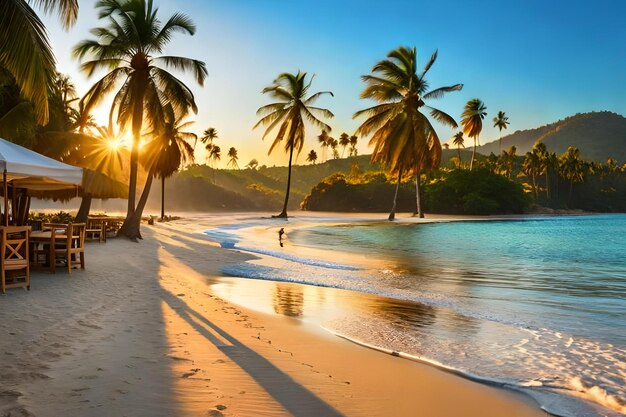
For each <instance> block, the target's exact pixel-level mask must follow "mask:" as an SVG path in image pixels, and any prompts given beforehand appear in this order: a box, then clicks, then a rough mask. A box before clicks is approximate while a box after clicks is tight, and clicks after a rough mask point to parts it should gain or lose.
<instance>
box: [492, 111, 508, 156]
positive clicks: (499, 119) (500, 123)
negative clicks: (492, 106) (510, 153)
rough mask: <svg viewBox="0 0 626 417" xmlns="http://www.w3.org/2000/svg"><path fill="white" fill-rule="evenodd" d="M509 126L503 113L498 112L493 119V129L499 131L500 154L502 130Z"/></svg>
mask: <svg viewBox="0 0 626 417" xmlns="http://www.w3.org/2000/svg"><path fill="white" fill-rule="evenodd" d="M509 124H510V123H509V118H508V117H507V116H506V113H504V112H503V111H499V112H498V115H497V116H496V117H494V118H493V127H497V128H498V129H499V130H500V139H499V144H500V152H502V129H506V128H507V126H508V125H509Z"/></svg>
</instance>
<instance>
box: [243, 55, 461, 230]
mask: <svg viewBox="0 0 626 417" xmlns="http://www.w3.org/2000/svg"><path fill="white" fill-rule="evenodd" d="M436 59H437V52H435V53H434V54H432V56H431V57H430V59H429V60H428V61H427V63H426V65H425V66H424V68H423V69H422V70H421V71H419V72H418V67H417V51H416V49H415V47H413V48H409V47H399V48H397V49H394V50H392V51H391V52H389V54H388V55H387V59H384V60H382V61H379V62H378V63H376V64H375V65H374V66H373V67H372V71H371V74H368V75H364V76H362V77H361V78H362V80H363V81H364V82H365V84H366V87H365V89H364V90H363V92H362V93H361V98H363V99H369V100H373V101H375V102H377V103H378V104H376V105H374V106H372V107H369V108H367V109H364V110H361V111H358V112H356V113H355V114H354V118H358V117H365V120H364V121H363V123H361V125H360V126H359V127H358V129H357V131H356V132H355V135H354V136H353V137H354V139H353V141H354V142H353V143H354V145H353V153H352V154H353V155H354V154H355V153H356V152H355V151H356V143H357V139H356V138H357V137H358V136H369V135H372V136H371V139H370V145H371V146H373V147H374V152H373V154H372V162H374V163H379V164H381V165H382V166H384V167H385V168H386V169H387V170H388V172H389V173H390V174H391V175H397V186H396V192H395V195H394V200H393V205H392V209H391V212H390V214H389V219H390V220H393V219H394V218H395V211H396V201H397V194H398V187H399V185H400V181H401V180H402V177H403V175H414V176H415V179H416V213H417V214H418V215H420V216H422V217H423V213H422V210H421V203H420V174H421V172H422V171H424V170H432V169H435V168H437V167H438V166H439V164H440V161H441V152H442V146H441V142H440V140H439V136H438V135H437V132H436V131H435V129H434V127H433V125H432V123H431V121H430V119H429V118H428V117H427V115H426V114H424V113H423V112H428V114H429V115H430V117H432V118H433V119H434V120H436V121H437V122H439V123H442V124H444V125H447V126H450V127H453V128H456V127H458V124H457V123H456V121H455V120H454V119H453V118H452V117H451V116H450V115H448V114H447V113H445V112H443V111H441V110H439V109H437V108H434V107H431V106H429V105H427V104H426V101H430V100H435V99H439V98H441V97H443V96H444V95H445V94H446V93H448V92H453V91H459V90H461V89H462V88H463V85H462V84H454V85H451V86H446V87H439V88H435V89H432V90H430V89H429V84H428V81H427V80H426V74H427V73H428V71H429V70H430V68H431V67H432V66H433V64H434V63H435V61H436ZM311 82H312V79H308V81H307V74H306V73H304V72H298V73H297V74H289V73H283V74H280V75H279V76H278V78H277V79H276V80H275V81H274V83H273V84H272V85H270V86H269V87H266V88H265V89H264V90H263V93H268V94H270V95H271V96H272V97H273V98H275V99H277V100H278V101H276V102H273V103H271V104H268V105H265V106H263V107H261V108H259V110H258V112H257V113H258V115H260V116H262V118H261V119H260V120H259V122H258V123H257V124H256V125H255V127H257V126H260V125H264V126H267V129H266V131H265V134H264V135H263V137H264V138H265V136H267V135H268V134H269V133H270V132H272V131H273V130H274V129H277V134H276V137H275V139H274V142H273V143H272V145H271V147H270V150H269V152H270V153H271V152H272V150H273V149H275V148H276V146H278V145H279V144H280V143H284V149H285V151H286V152H287V153H288V154H289V167H288V177H287V191H286V193H285V203H284V205H283V210H282V211H281V213H280V214H279V215H278V216H277V217H287V204H288V201H289V190H290V184H291V165H292V160H293V152H294V150H297V152H298V153H299V152H300V151H301V150H302V147H303V145H304V121H305V120H306V121H308V122H309V123H311V124H313V125H315V126H318V127H320V128H321V130H322V133H321V134H320V136H319V137H318V141H319V143H320V145H321V147H322V153H323V155H324V154H325V151H326V149H327V148H328V147H330V148H331V149H333V156H334V157H336V158H338V157H339V153H338V151H337V146H339V145H341V146H344V151H345V147H346V146H348V145H349V144H351V143H352V142H351V137H350V136H349V135H347V134H345V135H342V136H340V141H336V140H335V139H333V138H331V137H330V136H329V133H330V132H331V128H330V126H329V125H327V124H326V123H325V122H323V121H321V120H320V119H319V117H326V118H331V117H333V114H332V112H330V111H329V110H327V109H324V108H320V107H315V106H314V105H313V104H314V102H315V100H317V99H318V98H319V97H320V96H322V95H324V94H330V95H332V93H331V92H329V91H323V92H319V93H315V94H311V95H309V94H308V93H309V91H308V90H309V88H310V87H311ZM307 160H308V161H310V162H312V163H314V162H315V161H316V160H317V153H316V152H314V151H312V152H309V154H308V156H307Z"/></svg>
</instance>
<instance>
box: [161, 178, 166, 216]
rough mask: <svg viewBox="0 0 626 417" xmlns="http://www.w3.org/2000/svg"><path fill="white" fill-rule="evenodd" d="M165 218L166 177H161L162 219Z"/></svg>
mask: <svg viewBox="0 0 626 417" xmlns="http://www.w3.org/2000/svg"><path fill="white" fill-rule="evenodd" d="M164 219H165V177H161V220H164Z"/></svg>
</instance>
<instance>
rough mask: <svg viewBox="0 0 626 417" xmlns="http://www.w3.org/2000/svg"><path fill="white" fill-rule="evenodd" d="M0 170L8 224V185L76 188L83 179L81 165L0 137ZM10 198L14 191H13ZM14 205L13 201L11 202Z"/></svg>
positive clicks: (59, 188) (15, 187)
mask: <svg viewBox="0 0 626 417" xmlns="http://www.w3.org/2000/svg"><path fill="white" fill-rule="evenodd" d="M0 171H2V185H3V188H2V189H3V193H4V225H5V226H8V225H9V216H8V211H9V201H8V187H9V185H11V187H12V189H13V190H16V189H18V188H22V189H27V190H33V191H61V190H76V193H77V194H78V187H79V186H81V185H82V183H83V169H82V168H78V167H75V166H72V165H68V164H64V163H62V162H59V161H57V160H54V159H52V158H48V157H47V156H44V155H41V154H39V153H37V152H34V151H31V150H30V149H26V148H24V147H23V146H19V145H16V144H15V143H12V142H9V141H8V140H5V139H2V138H0ZM13 198H14V199H15V198H16V193H15V192H13ZM13 207H15V205H14V206H13Z"/></svg>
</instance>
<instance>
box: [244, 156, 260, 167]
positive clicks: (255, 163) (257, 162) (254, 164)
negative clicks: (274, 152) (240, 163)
mask: <svg viewBox="0 0 626 417" xmlns="http://www.w3.org/2000/svg"><path fill="white" fill-rule="evenodd" d="M258 166H259V161H257V160H256V159H255V158H252V159H251V160H250V162H248V165H246V168H250V169H256V167H258Z"/></svg>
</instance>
